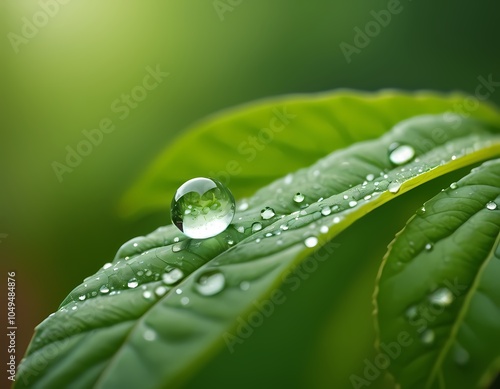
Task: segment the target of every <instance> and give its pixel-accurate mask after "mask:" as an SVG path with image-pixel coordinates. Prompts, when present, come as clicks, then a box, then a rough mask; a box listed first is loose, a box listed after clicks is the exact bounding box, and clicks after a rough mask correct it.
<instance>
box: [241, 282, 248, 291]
mask: <svg viewBox="0 0 500 389" xmlns="http://www.w3.org/2000/svg"><path fill="white" fill-rule="evenodd" d="M240 289H241V290H248V289H250V282H248V281H241V283H240Z"/></svg>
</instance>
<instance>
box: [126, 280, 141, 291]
mask: <svg viewBox="0 0 500 389" xmlns="http://www.w3.org/2000/svg"><path fill="white" fill-rule="evenodd" d="M127 286H128V287H129V288H132V289H133V288H137V286H139V283H138V282H137V280H136V279H135V278H131V279H130V280H129V281H128V283H127Z"/></svg>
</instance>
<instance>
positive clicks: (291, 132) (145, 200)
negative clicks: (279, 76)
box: [119, 90, 500, 216]
mask: <svg viewBox="0 0 500 389" xmlns="http://www.w3.org/2000/svg"><path fill="white" fill-rule="evenodd" d="M465 98H466V95H463V94H460V93H454V94H449V95H444V94H438V93H433V92H417V93H407V92H401V91H394V90H386V91H382V92H377V93H360V92H354V91H348V90H339V91H336V92H333V93H322V94H314V95H298V96H293V95H292V96H285V97H279V98H273V99H268V100H264V101H260V102H257V103H252V104H247V105H244V106H242V107H236V108H233V109H228V110H225V111H222V112H221V113H218V114H215V115H213V116H212V117H209V118H208V119H206V120H204V121H202V122H201V123H197V124H196V125H195V126H194V127H193V128H191V129H189V130H187V131H186V133H185V135H182V136H181V137H180V138H178V140H177V141H175V142H174V143H173V144H172V145H169V146H168V147H166V148H165V150H164V151H163V152H162V153H161V154H160V155H159V156H158V157H157V159H156V160H155V161H154V162H153V164H152V165H151V166H150V167H149V168H148V169H147V171H146V172H145V174H144V175H142V176H141V177H140V178H139V179H138V181H137V182H136V183H134V184H133V186H132V187H131V188H130V189H129V190H128V191H127V193H126V194H125V195H124V197H123V198H122V199H121V201H120V204H119V212H120V214H122V215H124V216H131V215H136V214H140V213H145V212H150V211H157V210H161V211H162V212H163V211H164V210H165V209H169V199H168V198H167V197H166V196H165V193H172V192H174V191H175V190H176V189H177V188H178V187H179V186H180V185H181V184H182V183H183V182H185V181H186V180H188V179H190V178H192V177H198V176H206V177H214V178H218V179H219V181H221V182H223V183H225V184H226V185H229V186H230V187H231V190H232V191H233V194H234V196H235V197H236V198H241V197H246V196H250V195H251V194H253V193H254V192H255V191H256V190H257V189H260V188H261V187H262V186H264V185H267V184H269V183H270V182H272V181H273V180H275V179H277V178H279V177H282V176H284V175H286V174H287V173H289V172H292V171H295V170H297V169H299V168H301V167H304V166H309V165H311V164H313V163H314V162H316V161H317V160H318V159H319V158H322V157H324V156H325V155H327V154H329V153H331V152H332V151H334V150H338V149H342V148H345V147H347V146H350V145H352V144H354V143H356V142H360V141H365V140H369V139H374V138H377V137H379V136H381V135H383V134H384V133H385V132H386V131H387V129H389V128H391V127H392V126H394V125H395V124H396V123H398V122H401V121H403V120H405V119H408V118H411V117H413V116H417V115H422V114H438V113H443V112H449V116H447V118H446V119H447V122H448V124H449V125H452V126H458V124H459V121H460V119H459V118H460V116H458V115H454V114H453V112H456V107H457V106H461V105H462V104H463V102H464V100H465ZM467 115H468V116H470V117H474V118H478V119H481V120H483V121H485V122H487V123H490V124H493V125H496V126H498V125H499V124H500V116H499V114H498V112H497V111H496V109H495V108H494V107H491V106H489V105H487V104H484V103H482V104H481V105H479V106H478V108H477V109H475V110H473V111H470V112H467ZM439 136H441V134H440V133H439V131H437V132H436V134H434V135H433V137H436V138H437V137H439ZM430 140H431V141H432V138H430ZM169 172H176V174H175V175H174V174H169Z"/></svg>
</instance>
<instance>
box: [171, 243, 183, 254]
mask: <svg viewBox="0 0 500 389" xmlns="http://www.w3.org/2000/svg"><path fill="white" fill-rule="evenodd" d="M181 250H182V244H181V243H176V244H174V245H173V246H172V251H173V252H174V253H178V252H179V251H181Z"/></svg>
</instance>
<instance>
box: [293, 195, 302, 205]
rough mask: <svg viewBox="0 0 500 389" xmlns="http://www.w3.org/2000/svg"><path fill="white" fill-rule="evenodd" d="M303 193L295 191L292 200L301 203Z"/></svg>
mask: <svg viewBox="0 0 500 389" xmlns="http://www.w3.org/2000/svg"><path fill="white" fill-rule="evenodd" d="M304 198H305V197H304V195H303V194H302V193H296V194H295V196H293V201H295V202H296V203H301V202H302V201H304Z"/></svg>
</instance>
